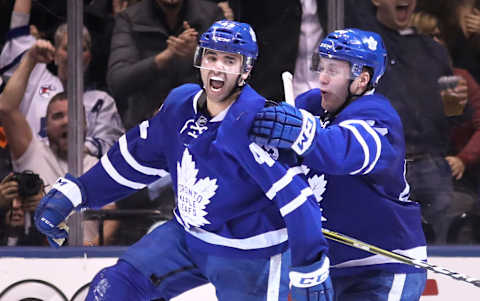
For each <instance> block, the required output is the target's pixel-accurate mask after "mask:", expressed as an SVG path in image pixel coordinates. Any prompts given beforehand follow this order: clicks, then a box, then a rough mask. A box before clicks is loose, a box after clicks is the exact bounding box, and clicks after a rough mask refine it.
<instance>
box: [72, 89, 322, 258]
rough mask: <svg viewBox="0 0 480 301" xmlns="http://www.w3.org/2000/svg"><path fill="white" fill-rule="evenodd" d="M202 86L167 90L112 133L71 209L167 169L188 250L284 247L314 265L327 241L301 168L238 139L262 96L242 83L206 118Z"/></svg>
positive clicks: (286, 155) (101, 201) (288, 155)
mask: <svg viewBox="0 0 480 301" xmlns="http://www.w3.org/2000/svg"><path fill="white" fill-rule="evenodd" d="M203 93H204V91H203V90H202V89H201V88H200V86H198V85H194V84H186V85H183V86H180V87H178V88H176V89H174V90H172V92H171V93H170V94H169V96H168V97H167V99H166V101H165V103H164V104H163V106H162V108H161V109H160V110H159V112H158V113H157V114H156V115H155V116H154V117H153V118H152V119H151V120H149V121H145V122H143V123H141V124H140V125H139V126H138V127H136V128H134V129H132V130H130V131H129V132H127V133H126V134H125V135H124V136H122V137H121V138H120V139H119V142H118V143H117V144H116V145H114V146H113V147H112V149H111V150H110V151H109V152H108V153H107V154H106V155H104V156H103V157H102V159H101V160H100V162H99V164H97V165H95V166H94V167H93V168H92V169H90V170H89V171H88V172H86V173H85V174H84V175H82V176H81V177H80V178H79V180H80V182H81V183H82V184H83V185H82V186H83V187H84V193H83V194H84V197H83V201H82V204H81V206H82V207H90V208H96V207H101V206H103V205H105V204H106V203H109V202H111V201H114V200H116V199H119V198H121V197H123V196H125V195H127V194H129V193H131V192H132V191H133V190H137V189H141V188H143V187H145V185H147V184H148V183H151V182H153V181H154V180H156V179H158V177H162V176H164V175H166V174H167V173H170V174H171V176H172V179H173V184H174V188H175V191H176V195H177V207H176V209H175V217H176V219H177V221H178V222H179V223H180V224H181V225H182V226H183V227H184V229H185V231H186V235H187V236H186V238H187V243H188V244H189V247H190V248H191V249H193V250H199V251H202V252H209V253H215V254H219V255H224V256H247V257H252V256H256V257H258V256H261V257H268V256H271V255H274V254H278V253H280V252H283V251H284V250H286V249H287V247H288V246H290V248H291V254H292V264H293V265H294V266H301V265H306V264H310V263H312V262H314V261H315V260H316V259H318V255H319V254H320V253H321V252H324V251H325V250H326V249H327V247H326V246H327V243H326V241H325V239H324V237H323V235H322V234H321V211H320V210H319V206H318V204H317V202H316V199H315V197H314V195H313V191H312V190H311V188H310V187H309V185H308V183H307V180H306V177H305V174H306V172H307V170H306V169H305V168H303V167H302V166H297V165H295V163H296V160H297V159H296V157H295V156H294V155H293V152H286V151H284V152H279V151H278V150H277V149H273V148H270V149H266V150H265V149H263V148H262V147H260V146H258V145H257V144H254V143H251V142H250V141H249V140H248V130H249V128H250V125H251V122H252V121H253V119H254V117H255V113H256V112H258V111H259V110H260V109H261V108H263V107H264V104H265V99H264V98H263V97H261V96H260V95H258V94H257V93H256V92H255V91H254V90H253V89H252V88H251V87H250V86H248V85H247V86H245V87H244V88H243V90H242V92H241V94H240V96H239V98H238V99H237V100H236V101H235V102H234V103H233V104H232V105H231V106H230V107H229V108H227V109H226V110H225V111H224V112H222V113H220V114H218V115H217V116H215V117H213V118H210V116H209V115H208V113H206V110H205V109H204V110H201V109H199V108H201V100H202V94H203ZM203 97H204V96H203ZM267 151H268V152H267ZM287 233H288V234H291V233H295V235H290V236H289V235H288V234H287Z"/></svg>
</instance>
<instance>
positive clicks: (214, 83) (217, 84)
mask: <svg viewBox="0 0 480 301" xmlns="http://www.w3.org/2000/svg"><path fill="white" fill-rule="evenodd" d="M224 85H225V80H224V79H223V78H221V77H219V76H212V77H210V80H209V86H210V89H211V90H212V91H213V92H219V91H220V90H222V88H223V86H224Z"/></svg>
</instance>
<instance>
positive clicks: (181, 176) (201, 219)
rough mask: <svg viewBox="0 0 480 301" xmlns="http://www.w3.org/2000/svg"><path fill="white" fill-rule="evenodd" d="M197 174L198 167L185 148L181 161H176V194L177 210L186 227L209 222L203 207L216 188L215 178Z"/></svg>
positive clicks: (208, 201) (198, 225)
mask: <svg viewBox="0 0 480 301" xmlns="http://www.w3.org/2000/svg"><path fill="white" fill-rule="evenodd" d="M197 175H198V169H197V168H196V166H195V162H194V161H193V158H192V155H191V154H190V152H189V151H188V149H187V148H186V149H185V151H184V152H183V155H182V160H181V162H177V178H178V184H177V186H178V192H177V194H178V210H179V212H180V215H181V217H182V220H183V222H184V226H185V227H186V228H187V229H188V228H190V226H194V227H201V226H203V225H206V224H210V222H209V221H208V220H207V219H206V217H205V216H206V215H207V214H208V212H207V211H206V210H205V209H206V207H207V205H208V204H209V203H210V199H211V198H212V197H213V196H214V195H215V191H216V190H217V188H218V186H217V179H210V178H209V177H206V178H203V179H197Z"/></svg>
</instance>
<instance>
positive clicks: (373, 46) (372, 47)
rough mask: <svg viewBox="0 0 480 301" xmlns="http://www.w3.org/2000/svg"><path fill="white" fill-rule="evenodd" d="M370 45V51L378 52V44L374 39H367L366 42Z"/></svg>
mask: <svg viewBox="0 0 480 301" xmlns="http://www.w3.org/2000/svg"><path fill="white" fill-rule="evenodd" d="M364 42H365V43H367V45H368V49H370V50H372V51H375V50H377V46H378V42H377V41H376V40H375V39H374V38H373V37H372V36H370V37H368V39H365V41H364Z"/></svg>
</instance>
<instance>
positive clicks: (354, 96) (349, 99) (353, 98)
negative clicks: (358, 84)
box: [333, 79, 368, 115]
mask: <svg viewBox="0 0 480 301" xmlns="http://www.w3.org/2000/svg"><path fill="white" fill-rule="evenodd" d="M354 80H355V79H350V80H349V83H348V91H347V92H348V94H347V99H346V100H345V102H344V103H343V105H341V106H340V108H338V110H337V111H335V112H334V113H333V114H334V115H337V114H338V113H340V112H341V111H342V110H343V109H345V107H346V106H348V105H349V104H350V103H351V102H352V101H354V100H355V99H356V98H358V97H361V96H363V95H364V94H365V92H367V91H368V89H365V91H363V92H362V93H361V94H353V93H352V92H351V89H350V88H351V87H352V83H353V81H354Z"/></svg>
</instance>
